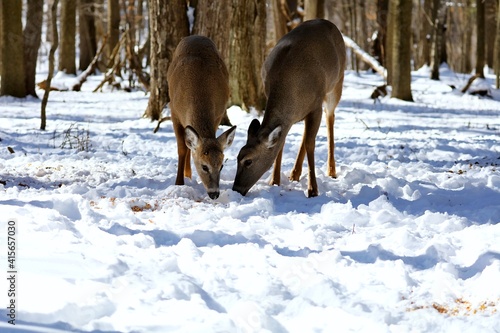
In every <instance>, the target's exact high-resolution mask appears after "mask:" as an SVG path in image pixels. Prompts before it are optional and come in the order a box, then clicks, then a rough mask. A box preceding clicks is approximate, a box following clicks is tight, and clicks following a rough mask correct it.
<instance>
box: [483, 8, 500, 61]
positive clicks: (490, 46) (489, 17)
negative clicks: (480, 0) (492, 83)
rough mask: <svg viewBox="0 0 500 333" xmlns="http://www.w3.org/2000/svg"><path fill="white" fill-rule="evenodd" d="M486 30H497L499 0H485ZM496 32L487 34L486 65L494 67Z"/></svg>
mask: <svg viewBox="0 0 500 333" xmlns="http://www.w3.org/2000/svg"><path fill="white" fill-rule="evenodd" d="M484 4H485V12H484V15H485V16H484V18H485V30H486V31H492V32H493V31H495V32H496V16H497V7H498V6H499V4H498V2H497V1H495V0H485V3H484ZM495 35H496V34H495V33H486V34H485V38H486V40H485V44H486V46H485V47H486V50H485V53H486V55H485V62H486V65H487V66H488V67H490V68H493V67H494V60H493V59H494V57H495V54H494V49H495V39H496V36H495Z"/></svg>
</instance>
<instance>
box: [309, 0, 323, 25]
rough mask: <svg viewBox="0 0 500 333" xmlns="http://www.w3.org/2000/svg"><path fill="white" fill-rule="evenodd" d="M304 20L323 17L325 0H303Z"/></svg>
mask: <svg viewBox="0 0 500 333" xmlns="http://www.w3.org/2000/svg"><path fill="white" fill-rule="evenodd" d="M304 9H305V16H304V21H307V20H313V19H315V18H324V17H325V0H304Z"/></svg>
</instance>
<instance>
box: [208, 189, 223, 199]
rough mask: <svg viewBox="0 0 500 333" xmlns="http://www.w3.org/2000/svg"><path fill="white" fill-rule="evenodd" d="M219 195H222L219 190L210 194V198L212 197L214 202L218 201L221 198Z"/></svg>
mask: <svg viewBox="0 0 500 333" xmlns="http://www.w3.org/2000/svg"><path fill="white" fill-rule="evenodd" d="M219 195H220V192H219V190H216V191H209V192H208V196H209V197H210V199H213V200H215V199H217V198H218V197H219Z"/></svg>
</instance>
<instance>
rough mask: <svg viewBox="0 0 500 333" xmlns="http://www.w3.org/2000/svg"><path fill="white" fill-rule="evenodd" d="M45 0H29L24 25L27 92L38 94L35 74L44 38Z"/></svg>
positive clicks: (32, 94)
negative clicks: (39, 50)
mask: <svg viewBox="0 0 500 333" xmlns="http://www.w3.org/2000/svg"><path fill="white" fill-rule="evenodd" d="M42 23H43V0H28V11H27V14H26V25H25V27H24V67H25V80H26V93H27V94H28V95H31V96H35V97H37V95H36V91H35V86H36V84H35V83H36V82H35V76H36V61H37V58H38V49H39V48H40V42H41V38H42Z"/></svg>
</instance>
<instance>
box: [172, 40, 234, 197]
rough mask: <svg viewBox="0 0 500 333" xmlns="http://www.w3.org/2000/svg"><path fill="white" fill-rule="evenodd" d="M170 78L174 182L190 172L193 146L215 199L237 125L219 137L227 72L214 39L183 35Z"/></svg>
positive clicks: (198, 168)
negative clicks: (174, 157) (176, 163)
mask: <svg viewBox="0 0 500 333" xmlns="http://www.w3.org/2000/svg"><path fill="white" fill-rule="evenodd" d="M167 81H168V93H169V97H170V109H171V116H172V122H173V126H174V131H175V137H176V139H177V152H178V155H179V161H178V167H177V178H176V180H175V184H176V185H184V177H188V178H191V162H190V151H191V153H192V154H193V160H194V165H195V167H196V171H197V172H198V175H199V176H200V178H201V181H202V182H203V185H204V186H205V189H206V190H207V192H208V196H209V197H210V198H212V199H217V198H218V197H219V180H220V172H221V170H222V166H223V162H224V153H223V151H224V149H225V148H227V147H229V146H230V145H231V143H232V142H233V139H234V134H235V129H236V126H233V127H231V128H230V129H228V130H227V131H225V132H224V133H222V134H221V135H220V136H219V137H217V138H216V137H215V135H216V132H217V128H218V127H219V124H220V122H221V120H222V117H223V116H224V114H225V111H226V103H227V101H228V99H229V76H228V72H227V69H226V65H225V64H224V61H223V60H222V58H221V56H220V54H219V52H218V51H217V48H216V46H215V44H214V43H213V42H212V41H211V40H210V39H209V38H207V37H203V36H189V37H186V38H184V39H182V40H181V42H180V43H179V45H177V48H176V49H175V52H174V56H173V59H172V63H171V64H170V66H169V68H168V72H167Z"/></svg>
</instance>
